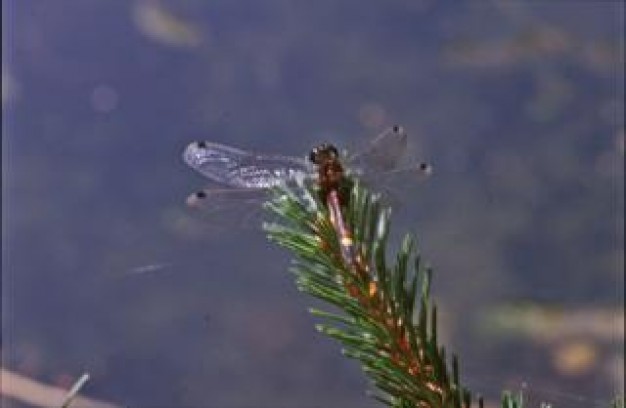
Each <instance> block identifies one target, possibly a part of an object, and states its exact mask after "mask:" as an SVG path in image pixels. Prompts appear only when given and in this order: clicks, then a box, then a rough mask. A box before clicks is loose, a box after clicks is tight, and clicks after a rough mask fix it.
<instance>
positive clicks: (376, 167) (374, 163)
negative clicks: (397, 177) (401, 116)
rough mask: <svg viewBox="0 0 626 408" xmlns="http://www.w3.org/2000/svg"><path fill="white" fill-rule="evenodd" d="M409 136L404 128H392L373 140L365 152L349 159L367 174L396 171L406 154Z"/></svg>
mask: <svg viewBox="0 0 626 408" xmlns="http://www.w3.org/2000/svg"><path fill="white" fill-rule="evenodd" d="M406 146H407V135H406V132H405V131H404V128H402V126H392V127H390V128H388V129H386V130H385V131H383V132H382V133H380V134H379V135H378V136H376V137H375V138H373V139H372V140H371V141H370V143H369V145H368V146H367V147H366V148H365V150H363V151H362V152H359V153H357V154H355V155H354V156H352V157H350V158H348V160H349V162H350V163H351V164H352V165H353V166H355V167H356V168H359V169H362V171H363V172H365V173H370V172H374V173H376V172H386V171H389V170H393V169H395V168H396V167H397V166H398V164H399V162H400V161H401V159H402V157H403V156H404V154H405V152H406Z"/></svg>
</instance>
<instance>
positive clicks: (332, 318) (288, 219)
mask: <svg viewBox="0 0 626 408" xmlns="http://www.w3.org/2000/svg"><path fill="white" fill-rule="evenodd" d="M349 190H350V193H349V194H350V199H349V200H348V204H347V205H346V206H345V208H343V209H342V212H343V214H344V217H345V220H346V222H347V224H348V226H349V228H350V230H351V233H352V237H353V242H354V246H355V249H356V254H357V255H356V261H355V262H352V263H351V264H346V262H345V261H344V259H345V258H343V257H342V252H341V246H340V243H339V240H338V237H337V233H336V232H335V229H334V227H333V223H332V221H331V218H330V216H329V212H328V210H327V208H326V206H325V205H324V203H322V202H321V201H320V199H319V198H318V194H317V192H316V191H315V186H305V185H301V186H299V187H298V188H296V189H288V188H281V189H278V190H276V191H275V194H274V196H273V198H272V199H271V201H270V202H268V203H267V204H266V207H267V208H268V209H269V210H270V211H272V212H273V213H274V214H276V215H278V216H279V217H280V219H281V222H282V223H280V224H277V223H273V224H266V225H265V226H264V228H265V229H266V231H267V232H268V235H269V238H270V239H272V240H273V241H275V242H277V243H278V244H280V245H282V246H283V247H286V248H288V249H290V250H291V251H293V252H294V253H295V255H296V260H295V262H294V264H293V266H292V268H291V271H292V272H293V273H294V274H295V276H296V284H297V287H298V289H299V290H301V291H302V292H305V293H308V294H310V295H312V296H315V297H316V298H318V299H321V300H324V301H326V302H328V303H329V304H331V305H333V306H335V307H336V308H337V309H339V311H340V312H338V313H335V312H329V311H322V310H317V309H311V313H312V314H313V315H315V316H317V317H320V318H322V320H323V321H324V323H322V324H318V325H317V326H316V328H317V330H319V331H320V332H322V333H325V334H326V335H328V336H330V337H333V338H335V339H337V340H338V341H339V342H340V343H341V344H342V345H343V354H345V355H346V356H348V357H350V358H354V359H356V360H359V361H360V362H361V365H362V367H363V370H364V371H365V373H366V374H367V375H368V376H369V378H370V379H371V380H372V381H373V383H374V384H375V385H376V387H377V388H378V391H377V392H375V393H373V397H374V398H376V399H378V400H380V401H381V402H383V403H385V404H386V405H388V406H391V407H419V408H444V407H445V408H449V407H450V408H452V407H454V408H467V407H470V406H471V396H470V393H469V391H468V390H467V389H466V388H465V387H463V386H462V385H461V383H460V381H459V370H458V361H457V359H456V357H455V356H452V364H451V366H449V364H448V363H447V361H446V351H445V348H444V347H443V346H440V345H439V344H438V339H437V309H436V307H435V305H434V304H432V303H431V302H430V299H429V294H430V281H431V270H430V269H429V268H428V267H426V266H425V265H424V263H423V261H422V259H421V257H420V256H419V255H417V254H416V250H415V242H414V240H413V238H411V237H410V236H408V235H407V236H406V237H405V239H404V241H403V243H402V245H401V248H400V250H399V251H398V253H397V255H396V257H395V262H394V263H393V264H389V262H388V260H387V249H386V247H387V237H388V231H389V218H390V210H389V208H386V207H385V206H383V205H382V203H381V200H380V197H379V196H378V195H375V194H372V193H370V192H369V191H367V190H366V189H365V188H364V187H363V186H361V185H360V184H359V183H358V182H356V183H354V185H353V186H350V189H349ZM478 405H479V407H482V405H483V404H482V401H481V400H479V403H478Z"/></svg>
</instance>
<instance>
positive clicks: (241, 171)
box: [183, 142, 310, 189]
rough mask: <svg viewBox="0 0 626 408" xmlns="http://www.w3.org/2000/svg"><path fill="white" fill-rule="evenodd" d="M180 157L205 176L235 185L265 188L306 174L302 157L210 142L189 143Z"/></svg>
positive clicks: (238, 186) (307, 171)
mask: <svg viewBox="0 0 626 408" xmlns="http://www.w3.org/2000/svg"><path fill="white" fill-rule="evenodd" d="M183 159H184V160H185V162H186V163H187V164H188V165H189V166H190V167H192V168H193V169H195V170H197V171H198V172H200V173H201V174H203V175H204V176H205V177H207V178H209V179H211V180H213V181H215V182H217V183H220V184H224V185H228V186H232V187H236V188H249V189H266V188H270V187H274V186H277V185H279V184H282V183H285V182H289V181H291V180H295V179H296V178H298V177H306V175H307V174H308V173H310V167H309V165H308V164H307V162H306V161H305V160H304V159H298V158H295V157H288V156H277V155H262V154H256V153H251V152H247V151H245V150H241V149H237V148H234V147H230V146H225V145H222V144H218V143H211V142H194V143H191V144H190V145H189V146H187V148H186V149H185V152H184V153H183Z"/></svg>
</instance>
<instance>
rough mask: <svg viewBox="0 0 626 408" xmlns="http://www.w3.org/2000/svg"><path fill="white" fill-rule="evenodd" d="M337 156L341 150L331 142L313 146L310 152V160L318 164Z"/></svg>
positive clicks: (334, 158)
mask: <svg viewBox="0 0 626 408" xmlns="http://www.w3.org/2000/svg"><path fill="white" fill-rule="evenodd" d="M337 158H339V151H338V150H337V148H336V147H335V146H333V145H332V144H329V143H322V144H321V145H319V146H317V147H315V148H313V150H311V153H309V161H310V162H311V163H313V164H316V165H321V164H323V163H325V162H327V161H329V160H336V159H337Z"/></svg>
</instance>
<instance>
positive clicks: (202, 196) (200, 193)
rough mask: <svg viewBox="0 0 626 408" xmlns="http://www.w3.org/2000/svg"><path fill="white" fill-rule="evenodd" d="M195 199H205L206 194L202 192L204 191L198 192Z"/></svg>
mask: <svg viewBox="0 0 626 408" xmlns="http://www.w3.org/2000/svg"><path fill="white" fill-rule="evenodd" d="M196 198H197V199H200V200H202V199H205V198H206V192H204V191H198V192H197V193H196Z"/></svg>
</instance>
